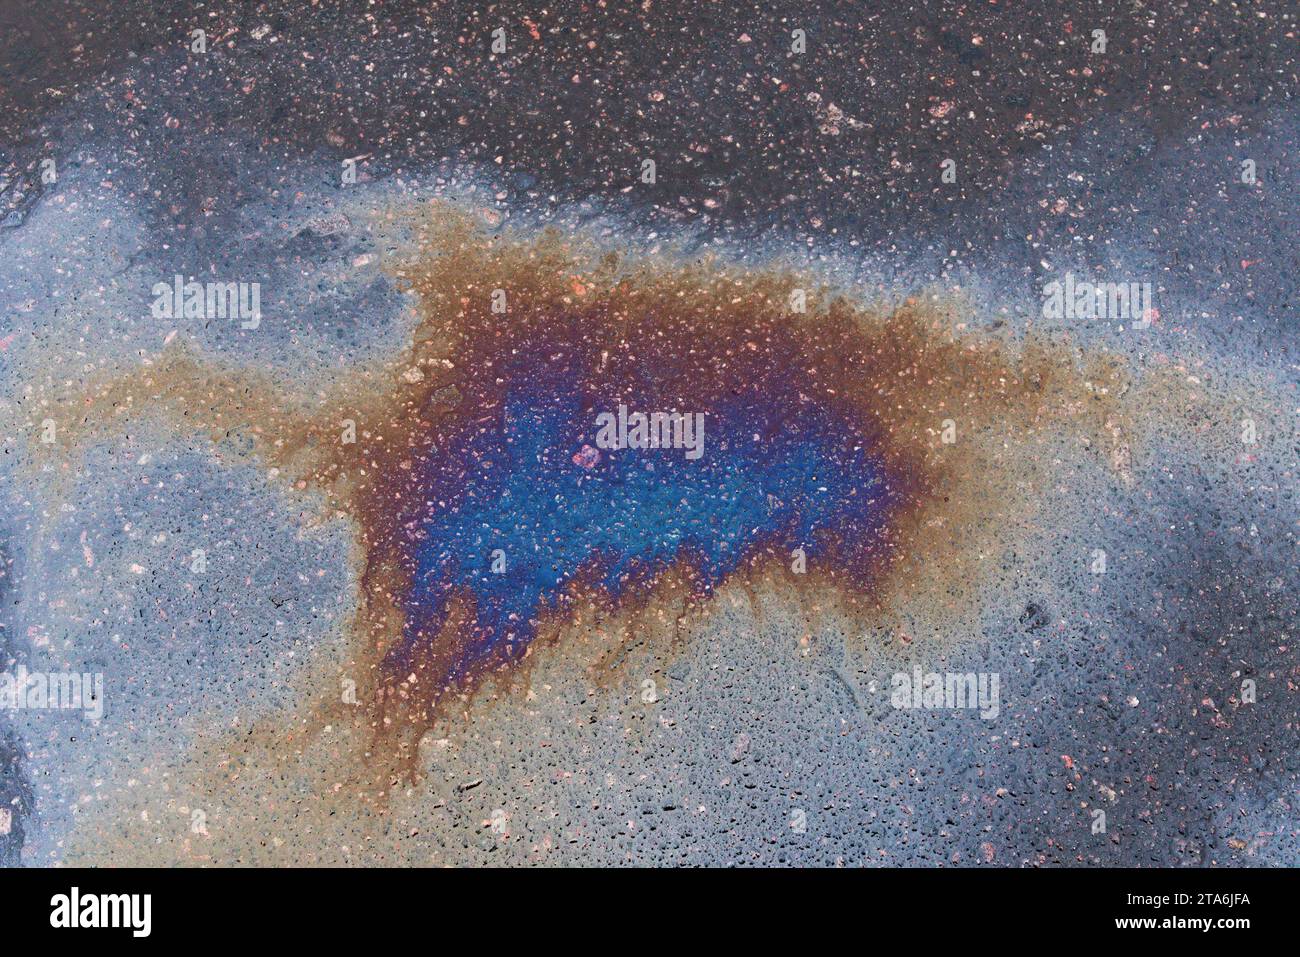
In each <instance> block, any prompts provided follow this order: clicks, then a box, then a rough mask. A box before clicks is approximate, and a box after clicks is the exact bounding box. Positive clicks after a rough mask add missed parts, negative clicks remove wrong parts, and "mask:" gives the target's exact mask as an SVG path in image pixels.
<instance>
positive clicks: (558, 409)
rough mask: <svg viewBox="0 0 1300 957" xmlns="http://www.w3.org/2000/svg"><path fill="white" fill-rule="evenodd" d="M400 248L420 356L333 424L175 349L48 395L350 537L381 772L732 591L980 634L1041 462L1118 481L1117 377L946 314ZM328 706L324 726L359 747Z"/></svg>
mask: <svg viewBox="0 0 1300 957" xmlns="http://www.w3.org/2000/svg"><path fill="white" fill-rule="evenodd" d="M414 233H415V236H414V239H412V241H411V246H410V251H409V253H408V254H407V255H405V256H403V257H402V258H401V259H400V260H395V261H394V263H393V264H392V265H391V272H392V275H393V277H394V279H395V281H397V282H398V283H400V284H401V285H402V286H403V287H404V288H405V289H407V290H409V291H410V292H411V293H413V294H414V297H415V302H416V303H418V310H419V322H418V325H417V328H416V331H415V333H414V335H413V337H412V342H411V344H410V347H409V349H408V350H406V351H405V352H404V353H403V354H402V355H401V356H399V357H398V358H397V359H395V360H394V361H392V362H389V363H386V364H382V365H377V366H375V367H372V368H368V369H363V370H359V371H356V372H354V373H352V374H350V375H349V376H348V377H347V378H346V379H345V380H344V381H341V382H339V383H337V384H335V385H334V386H333V387H332V388H330V389H329V390H327V391H326V392H325V393H324V397H323V398H320V397H319V396H318V397H317V398H315V399H309V398H308V397H306V396H303V395H295V394H293V393H291V392H286V391H284V390H283V389H282V388H277V387H276V386H275V384H273V383H272V382H271V381H270V380H269V379H268V378H267V377H266V376H265V375H264V374H263V373H259V372H254V371H249V370H244V369H229V368H223V367H221V366H220V365H219V364H218V363H215V362H213V361H211V360H207V359H200V358H197V357H195V356H193V355H192V354H190V353H189V352H188V351H186V350H185V349H184V348H183V347H180V348H178V347H176V346H173V347H171V348H169V349H168V350H166V351H165V352H164V354H163V355H162V356H161V357H159V358H158V359H157V360H156V361H155V362H153V363H152V364H151V365H150V366H148V367H145V368H143V369H141V370H139V371H137V372H133V373H129V374H126V375H122V376H118V377H115V378H111V379H107V380H104V381H102V382H98V383H91V384H90V385H89V387H88V388H87V390H86V391H85V392H84V393H83V394H81V395H77V396H67V397H64V398H63V399H62V400H61V401H60V400H51V401H52V402H53V405H54V407H57V408H58V410H59V414H60V419H61V422H63V423H66V424H67V426H68V428H66V429H65V431H64V435H65V436H68V435H71V436H73V437H74V438H76V437H77V436H85V435H88V434H93V433H95V432H96V431H98V430H99V429H100V428H101V427H102V426H103V425H105V424H107V423H114V424H116V427H117V428H120V429H129V428H130V427H131V423H132V422H133V421H134V420H135V417H136V416H139V415H141V414H148V415H161V416H162V417H163V419H164V420H165V421H166V422H167V423H168V425H169V427H170V428H176V429H179V430H181V431H183V432H187V433H206V434H208V435H209V436H210V437H211V438H212V440H213V441H214V442H217V443H218V444H219V445H220V446H224V447H229V446H230V445H231V443H232V442H233V441H235V440H237V439H238V440H246V441H247V443H248V445H249V447H250V448H251V450H252V452H253V454H254V455H255V456H256V458H257V460H259V461H260V462H262V463H263V464H264V465H265V466H266V467H268V468H270V469H272V470H273V474H274V475H276V476H287V477H288V478H289V479H290V481H291V482H292V483H293V485H294V487H295V488H297V489H300V490H303V491H317V492H321V493H323V494H324V496H325V500H326V501H327V502H328V508H327V514H328V515H332V516H337V517H345V518H347V519H348V520H350V521H351V522H352V523H353V525H354V528H355V535H356V541H357V544H358V554H359V555H360V556H361V558H360V564H359V567H358V568H357V570H356V571H357V579H358V582H359V596H358V609H357V614H356V622H355V632H356V649H357V652H356V660H355V662H354V664H355V666H356V667H355V671H354V673H356V674H357V675H358V678H359V680H358V688H357V698H358V700H359V701H361V702H363V703H364V704H365V705H366V706H367V707H365V708H363V709H360V712H361V713H362V714H364V715H365V718H364V719H363V720H365V721H366V722H368V724H369V725H370V727H371V730H372V732H373V735H374V738H373V742H372V744H371V745H370V746H369V747H368V749H367V753H366V759H367V760H368V761H377V762H378V763H379V764H380V765H382V767H383V769H384V771H383V774H384V775H388V774H391V773H393V769H394V768H399V769H401V768H405V769H406V770H407V771H414V770H416V769H415V767H414V765H413V763H412V762H413V761H414V759H415V756H416V754H417V752H418V745H419V742H420V740H421V738H422V737H423V736H424V735H425V734H426V733H427V732H428V731H429V729H430V728H432V727H434V725H435V724H436V723H437V721H438V720H439V719H440V718H441V717H444V716H445V715H446V714H447V713H448V712H449V711H452V710H454V709H455V708H457V707H461V706H463V704H464V702H466V701H467V700H468V698H469V696H471V695H473V694H476V693H478V692H480V691H481V689H482V687H483V685H484V679H485V677H488V676H492V675H497V674H500V673H501V672H503V671H505V672H509V671H511V670H512V669H514V668H517V667H518V666H519V664H520V662H521V661H522V660H523V659H526V658H528V657H529V656H530V654H532V652H533V650H534V649H535V648H536V647H538V645H539V643H541V644H545V643H554V642H556V641H557V640H558V636H559V635H560V634H561V633H562V632H564V631H565V629H566V627H568V628H569V629H570V630H572V629H573V627H575V626H577V627H579V628H581V627H587V626H589V624H590V623H591V622H593V621H604V620H606V619H611V618H613V619H620V620H622V621H623V623H624V626H625V627H626V628H628V629H629V630H632V631H636V630H638V629H640V630H643V631H648V632H653V631H658V632H664V631H667V632H670V633H671V639H672V640H674V641H676V640H680V639H681V636H682V624H683V623H684V622H687V621H689V617H690V615H691V614H694V613H699V612H702V611H704V610H706V609H707V606H708V603H709V600H710V597H711V596H712V595H713V594H714V592H715V591H716V590H717V589H718V588H719V587H720V586H721V585H723V584H726V583H733V582H734V583H737V584H738V585H740V586H742V587H750V586H753V585H758V584H762V583H764V582H767V583H773V582H777V583H780V584H781V586H782V587H786V588H789V589H793V591H794V594H796V595H802V596H804V597H805V598H807V599H809V600H811V601H815V602H825V601H828V600H829V601H834V602H837V603H840V604H842V605H844V606H845V607H847V608H849V609H851V610H852V612H853V613H855V614H858V615H862V616H870V617H872V618H873V619H878V618H879V617H880V616H884V615H888V614H890V613H891V609H892V608H893V607H895V606H897V605H898V604H899V603H900V600H902V599H906V600H907V601H908V602H910V603H911V604H912V605H913V606H915V605H917V604H918V603H920V604H922V605H923V606H924V613H925V614H926V615H928V616H930V618H931V620H933V621H936V622H937V621H939V620H940V619H941V618H942V617H943V616H944V615H948V614H957V615H960V614H961V613H963V612H967V611H969V601H970V588H971V587H972V585H973V582H974V581H975V580H976V578H977V577H978V570H979V567H980V564H981V559H982V557H983V549H984V548H985V547H986V546H987V545H988V543H989V542H991V541H993V540H994V539H995V538H996V536H997V534H998V529H999V526H1000V524H1004V523H1007V522H1011V521H1014V520H1015V518H1016V517H1017V514H1018V513H1019V512H1021V511H1022V509H1023V508H1024V507H1025V503H1026V501H1027V498H1028V497H1029V496H1027V495H1026V494H1023V493H1024V490H1025V489H1027V488H1031V487H1032V486H1033V485H1034V483H1035V482H1036V481H1038V480H1040V479H1041V474H1042V473H1041V469H1043V468H1044V466H1043V465H1042V464H1041V461H1042V460H1043V459H1044V456H1042V455H1038V454H1035V453H1033V452H1031V451H1026V450H1027V449H1029V448H1030V447H1031V446H1032V445H1034V444H1035V443H1038V444H1040V445H1042V446H1043V447H1047V446H1050V445H1051V444H1052V443H1054V442H1058V441H1060V440H1061V437H1062V436H1063V435H1068V436H1071V437H1072V438H1071V441H1074V442H1076V443H1078V442H1079V441H1083V442H1085V443H1087V444H1089V445H1090V446H1091V447H1092V448H1093V449H1094V451H1096V452H1097V453H1098V454H1099V455H1100V456H1101V458H1102V459H1103V461H1108V462H1109V463H1111V464H1112V465H1114V466H1116V467H1117V468H1118V469H1120V470H1122V469H1123V467H1124V463H1125V461H1126V458H1127V456H1128V455H1129V451H1128V447H1129V443H1130V441H1131V439H1132V435H1133V425H1132V423H1131V422H1130V421H1129V419H1128V417H1127V415H1126V413H1125V412H1124V410H1123V408H1121V403H1120V401H1119V399H1118V398H1117V397H1118V396H1119V395H1121V394H1122V393H1123V391H1124V390H1125V389H1126V388H1127V385H1126V383H1125V377H1124V375H1123V373H1122V372H1121V370H1120V367H1119V365H1118V364H1117V363H1115V362H1113V361H1112V360H1110V359H1108V358H1106V357H1105V356H1094V357H1092V358H1090V359H1088V360H1087V363H1086V366H1085V365H1083V364H1081V363H1080V362H1078V361H1076V359H1075V357H1074V356H1073V355H1072V353H1071V352H1070V351H1069V349H1068V348H1066V347H1065V346H1061V345H1051V344H1044V343H1032V342H1030V343H1020V344H1017V345H1015V346H1014V347H1013V346H1011V345H1009V344H1007V343H1005V342H1002V341H999V340H997V339H993V338H978V337H975V336H973V335H969V334H963V335H962V336H960V337H959V336H958V335H956V334H955V331H954V330H955V329H956V327H957V321H958V320H957V317H956V316H955V315H954V313H953V311H952V309H951V307H947V306H943V305H939V304H936V303H935V302H933V301H925V300H909V302H908V303H907V304H906V305H904V306H903V307H902V308H899V309H897V310H892V311H876V310H871V309H868V308H865V307H862V306H860V305H858V304H856V303H854V302H853V301H851V300H850V299H849V298H847V297H846V296H843V295H838V294H835V293H834V292H832V291H830V290H827V289H814V288H811V287H810V286H809V284H808V282H807V280H803V279H800V278H799V277H798V276H796V275H794V274H793V273H790V272H786V271H783V270H780V269H771V270H756V269H744V268H741V267H738V266H734V265H729V264H725V263H721V262H716V261H709V260H694V261H689V260H681V259H673V258H672V257H668V256H664V257H643V256H628V257H625V256H621V255H619V254H618V253H616V252H614V251H611V250H609V249H608V248H601V247H599V246H597V245H596V244H594V243H590V242H588V241H586V240H583V239H581V238H575V237H565V236H561V235H560V234H559V233H557V232H555V231H544V232H541V233H538V234H531V235H530V234H527V233H523V232H520V233H509V232H504V233H495V234H494V233H489V232H487V231H485V230H483V229H482V228H480V227H479V226H478V225H477V224H476V222H475V221H474V220H472V219H471V218H470V217H469V216H468V215H467V214H465V213H464V212H462V211H460V210H459V209H457V208H456V207H452V206H449V205H441V204H440V205H434V206H432V207H431V208H429V209H427V210H422V211H421V212H420V213H419V214H418V217H417V219H416V221H415V225H414ZM796 290H804V292H803V293H802V297H803V298H806V301H807V310H806V312H802V313H801V312H798V311H795V310H792V308H791V304H792V302H795V301H797V300H798V299H799V298H801V295H800V294H797V293H796ZM502 294H504V296H503V295H502ZM503 302H504V304H505V311H504V312H501V311H495V310H494V303H495V304H496V305H497V309H498V310H499V309H500V307H501V304H502V303H503ZM47 404H48V403H47ZM627 410H634V411H641V412H645V413H649V412H658V411H663V412H671V413H676V414H679V415H690V416H700V417H702V418H699V419H698V421H700V422H701V424H702V427H703V433H702V441H701V442H700V443H699V447H698V449H696V450H695V451H696V452H698V454H695V453H692V454H690V455H688V454H687V452H688V451H689V450H687V449H683V448H659V449H652V448H621V449H611V448H601V445H602V444H603V445H606V446H608V445H609V443H608V442H603V443H602V442H601V441H599V435H598V431H599V429H598V421H600V420H599V417H600V416H601V415H602V414H603V413H608V414H611V415H615V416H617V417H621V416H622V415H626V414H630V413H628V412H627ZM945 439H947V440H948V441H945ZM1036 470H1037V471H1036ZM561 653H563V652H562V651H561ZM593 664H595V663H593ZM332 698H333V693H323V694H322V703H321V705H320V707H319V714H318V715H317V716H316V718H315V719H313V721H311V722H308V723H310V724H315V725H322V724H325V723H329V722H342V721H347V720H356V719H355V718H352V715H355V714H356V713H357V712H358V709H351V710H349V709H347V708H345V707H343V706H340V705H337V704H335V703H333V700H332ZM362 763H365V762H362ZM382 776H383V775H381V777H382Z"/></svg>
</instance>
